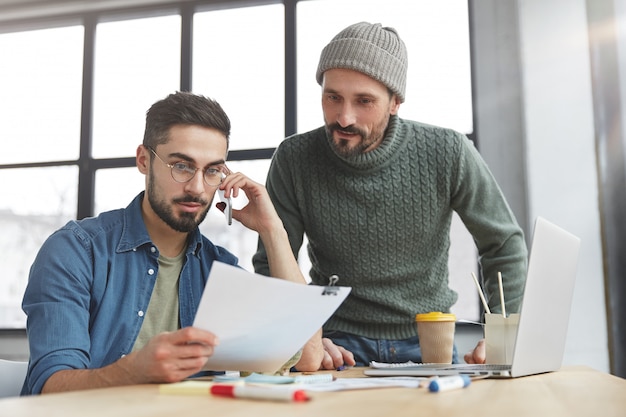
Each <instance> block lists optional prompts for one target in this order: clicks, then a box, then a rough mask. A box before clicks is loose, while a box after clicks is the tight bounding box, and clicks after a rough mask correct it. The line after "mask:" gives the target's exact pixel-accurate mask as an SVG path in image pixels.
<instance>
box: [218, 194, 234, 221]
mask: <svg viewBox="0 0 626 417" xmlns="http://www.w3.org/2000/svg"><path fill="white" fill-rule="evenodd" d="M217 192H218V193H219V196H220V200H221V201H222V203H224V204H226V207H225V208H224V215H225V216H226V221H227V222H228V225H229V226H230V225H231V224H233V203H232V199H231V198H230V197H228V198H226V197H224V190H217Z"/></svg>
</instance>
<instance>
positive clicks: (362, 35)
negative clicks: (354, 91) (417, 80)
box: [315, 22, 408, 102]
mask: <svg viewBox="0 0 626 417" xmlns="http://www.w3.org/2000/svg"><path fill="white" fill-rule="evenodd" d="M407 66H408V59H407V53H406V46H404V42H402V39H400V36H399V35H398V32H396V30H395V29H394V28H390V27H382V26H381V24H380V23H375V24H372V23H367V22H360V23H356V24H354V25H351V26H348V27H347V28H345V29H344V30H342V31H341V32H339V33H338V34H337V36H335V37H334V38H333V39H332V40H331V41H330V43H329V44H328V45H326V47H325V48H324V49H323V50H322V55H321V56H320V62H319V65H318V66H317V74H316V76H315V77H316V79H317V82H318V84H319V85H322V77H323V74H324V71H326V70H329V69H332V68H347V69H351V70H355V71H359V72H362V73H363V74H365V75H368V76H370V77H372V78H374V79H375V80H377V81H379V82H381V83H383V84H384V85H386V86H387V87H389V89H390V90H391V91H393V92H394V93H396V94H397V95H398V97H400V101H401V102H404V93H405V89H406V72H407Z"/></svg>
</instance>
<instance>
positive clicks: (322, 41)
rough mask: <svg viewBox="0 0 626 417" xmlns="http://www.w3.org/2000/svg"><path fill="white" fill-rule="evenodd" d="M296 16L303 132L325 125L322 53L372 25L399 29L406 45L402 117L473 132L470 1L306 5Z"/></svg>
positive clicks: (349, 0) (330, 0)
mask: <svg viewBox="0 0 626 417" xmlns="http://www.w3.org/2000/svg"><path fill="white" fill-rule="evenodd" d="M297 16H298V25H297V27H298V131H300V132H305V131H308V130H311V129H314V128H316V127H319V126H321V125H322V123H323V118H322V111H321V105H320V98H321V90H320V86H319V85H318V84H317V81H315V72H316V70H317V64H318V61H319V57H320V53H321V52H322V49H323V48H324V46H326V44H327V43H328V42H330V40H331V39H332V38H333V37H334V36H335V35H336V34H337V33H338V32H339V31H340V30H342V29H343V28H345V27H346V26H348V25H351V24H353V23H357V22H361V21H367V22H371V23H381V24H382V25H383V26H391V27H393V28H395V29H396V30H397V31H398V33H399V35H400V37H401V38H402V40H403V41H404V43H405V44H406V47H407V50H408V57H409V68H408V76H407V92H406V101H405V102H404V103H403V104H402V106H400V112H399V114H400V116H401V117H404V118H407V119H412V120H418V121H420V122H424V123H429V124H434V125H439V126H446V127H451V128H453V129H456V130H458V131H460V132H463V133H469V132H472V130H473V127H472V98H471V78H470V51H469V20H468V12H467V0H448V1H445V2H442V1H439V0H416V1H411V2H408V1H406V0H385V1H380V0H317V1H301V2H299V3H298V8H297ZM321 21H323V22H324V24H323V25H320V24H319V22H321Z"/></svg>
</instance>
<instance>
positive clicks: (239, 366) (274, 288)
mask: <svg viewBox="0 0 626 417" xmlns="http://www.w3.org/2000/svg"><path fill="white" fill-rule="evenodd" d="M325 288H326V287H322V286H317V285H305V284H296V283H293V282H288V281H285V280H281V279H277V278H268V277H265V276H262V275H259V274H253V273H250V272H247V271H245V270H243V269H241V268H237V267H234V266H232V265H227V264H224V263H222V262H214V263H213V266H212V267H211V273H210V274H209V279H208V281H207V285H206V287H205V289H204V293H203V294H202V299H201V300H200V306H199V307H198V312H197V313H196V318H195V320H194V326H195V327H199V328H201V329H205V330H208V331H210V332H212V333H214V334H215V335H217V336H218V337H219V345H218V346H217V347H216V348H215V352H214V353H213V356H211V357H210V358H209V361H208V362H207V365H206V366H205V369H211V370H214V371H226V370H230V371H234V370H237V371H254V372H275V371H277V370H278V369H280V367H281V366H282V365H283V364H285V363H286V362H287V361H288V360H289V359H290V358H291V357H292V356H293V355H294V354H295V353H296V352H298V350H300V349H301V348H302V347H303V346H304V344H305V343H306V342H307V341H308V340H309V339H310V338H311V336H313V334H315V332H316V331H317V330H318V329H319V328H321V327H322V325H323V324H324V323H325V322H326V320H328V318H329V317H330V316H331V314H333V312H334V311H335V310H336V309H337V308H338V307H339V305H340V304H341V303H342V302H343V301H344V300H345V298H346V297H347V296H348V294H349V293H350V290H351V288H350V287H333V288H334V289H336V291H334V292H333V293H331V294H323V293H324V290H325Z"/></svg>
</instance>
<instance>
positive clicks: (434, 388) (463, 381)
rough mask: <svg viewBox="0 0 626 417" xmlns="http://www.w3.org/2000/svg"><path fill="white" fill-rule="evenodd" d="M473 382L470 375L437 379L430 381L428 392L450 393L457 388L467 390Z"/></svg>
mask: <svg viewBox="0 0 626 417" xmlns="http://www.w3.org/2000/svg"><path fill="white" fill-rule="evenodd" d="M470 382H471V379H470V377H469V376H468V375H453V376H444V377H439V378H435V379H433V380H432V381H430V384H429V385H428V390H429V391H430V392H440V391H449V390H452V389H457V388H465V387H467V386H468V385H469V384H470Z"/></svg>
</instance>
